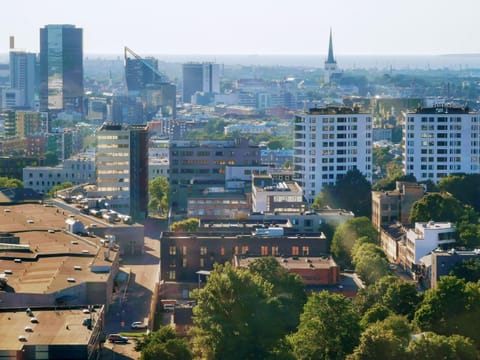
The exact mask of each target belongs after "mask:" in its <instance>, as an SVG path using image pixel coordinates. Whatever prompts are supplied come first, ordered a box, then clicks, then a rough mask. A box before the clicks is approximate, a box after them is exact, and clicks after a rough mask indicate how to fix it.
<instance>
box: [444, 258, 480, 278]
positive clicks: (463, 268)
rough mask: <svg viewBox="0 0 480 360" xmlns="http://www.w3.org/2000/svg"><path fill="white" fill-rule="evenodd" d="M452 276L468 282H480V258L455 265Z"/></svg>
mask: <svg viewBox="0 0 480 360" xmlns="http://www.w3.org/2000/svg"><path fill="white" fill-rule="evenodd" d="M450 275H453V276H456V277H457V278H459V279H463V280H465V281H466V282H477V281H479V280H480V258H471V259H467V260H463V261H461V262H459V263H457V264H455V265H454V266H453V268H452V271H451V272H450Z"/></svg>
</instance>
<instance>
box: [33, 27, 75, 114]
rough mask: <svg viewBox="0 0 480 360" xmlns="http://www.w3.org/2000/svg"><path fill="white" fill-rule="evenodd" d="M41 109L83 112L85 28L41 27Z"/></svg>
mask: <svg viewBox="0 0 480 360" xmlns="http://www.w3.org/2000/svg"><path fill="white" fill-rule="evenodd" d="M40 110H45V111H46V110H54V111H61V110H67V111H75V112H79V113H82V112H83V30H82V29H80V28H76V27H75V26H74V25H46V26H45V27H44V28H41V29H40Z"/></svg>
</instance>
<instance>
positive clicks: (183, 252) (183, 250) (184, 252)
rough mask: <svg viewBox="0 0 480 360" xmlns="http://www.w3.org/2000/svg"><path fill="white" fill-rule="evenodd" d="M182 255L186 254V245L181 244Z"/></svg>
mask: <svg viewBox="0 0 480 360" xmlns="http://www.w3.org/2000/svg"><path fill="white" fill-rule="evenodd" d="M182 255H183V256H187V247H186V246H185V245H183V246H182Z"/></svg>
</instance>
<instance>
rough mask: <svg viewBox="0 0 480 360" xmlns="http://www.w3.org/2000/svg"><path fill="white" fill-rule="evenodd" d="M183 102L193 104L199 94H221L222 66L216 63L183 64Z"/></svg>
mask: <svg viewBox="0 0 480 360" xmlns="http://www.w3.org/2000/svg"><path fill="white" fill-rule="evenodd" d="M182 69H183V102H185V103H191V101H192V96H193V95H194V94H195V93H196V92H197V91H199V92H204V93H219V92H220V66H219V65H218V64H215V63H194V62H192V63H186V64H183V67H182Z"/></svg>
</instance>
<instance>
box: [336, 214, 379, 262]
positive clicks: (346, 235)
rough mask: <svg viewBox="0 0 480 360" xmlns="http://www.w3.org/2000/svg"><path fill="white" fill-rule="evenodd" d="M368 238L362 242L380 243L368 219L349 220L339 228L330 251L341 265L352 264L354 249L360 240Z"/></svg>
mask: <svg viewBox="0 0 480 360" xmlns="http://www.w3.org/2000/svg"><path fill="white" fill-rule="evenodd" d="M363 237H366V238H367V239H369V240H368V241H366V240H365V239H362V242H371V243H375V244H377V243H378V233H377V231H376V230H375V228H374V227H373V225H372V222H371V221H370V219H368V218H367V217H358V218H353V219H348V220H347V221H345V222H344V223H343V224H342V225H340V226H338V227H337V229H336V230H335V233H334V235H333V239H332V243H331V245H330V251H331V252H332V254H333V255H334V256H335V258H336V260H337V261H338V262H339V263H340V264H344V265H347V264H349V263H350V262H351V258H352V249H353V247H354V245H355V243H356V241H357V240H358V239H359V238H363Z"/></svg>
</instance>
